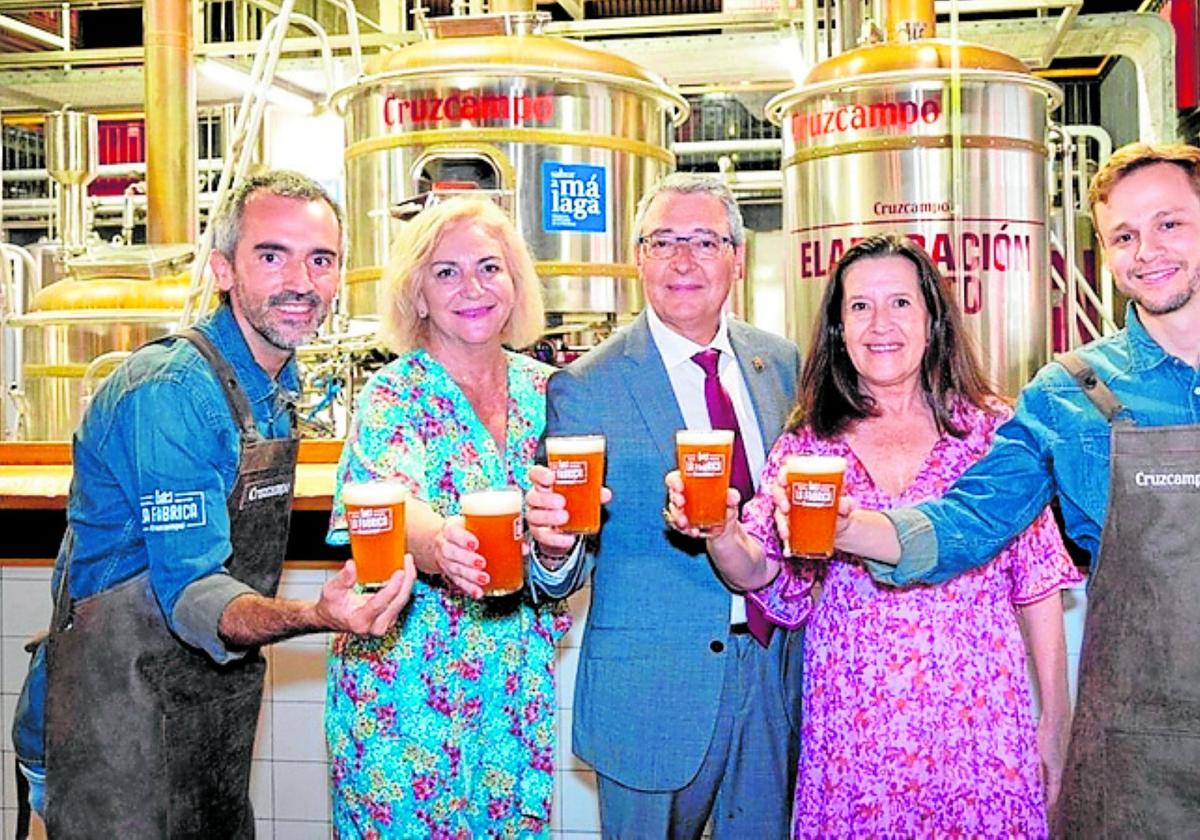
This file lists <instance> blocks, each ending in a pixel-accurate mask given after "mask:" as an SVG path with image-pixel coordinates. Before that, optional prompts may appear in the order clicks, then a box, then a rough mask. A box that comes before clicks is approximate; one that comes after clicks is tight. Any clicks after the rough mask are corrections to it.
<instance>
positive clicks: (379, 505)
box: [342, 481, 408, 589]
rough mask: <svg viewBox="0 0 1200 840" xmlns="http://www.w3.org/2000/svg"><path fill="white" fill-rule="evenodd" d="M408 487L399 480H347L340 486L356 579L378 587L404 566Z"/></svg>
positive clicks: (369, 587) (369, 586)
mask: <svg viewBox="0 0 1200 840" xmlns="http://www.w3.org/2000/svg"><path fill="white" fill-rule="evenodd" d="M407 499H408V490H407V488H406V487H405V486H404V485H403V484H402V483H400V482H398V481H366V482H360V483H347V484H345V485H343V487H342V503H343V504H344V505H345V506H346V522H347V524H348V527H349V531H350V551H351V553H352V554H353V555H354V567H355V568H356V569H357V571H358V582H359V583H360V584H361V585H362V587H363V588H364V589H380V588H382V587H383V585H384V584H385V583H387V581H388V578H390V577H391V576H392V573H393V572H396V571H399V570H401V569H403V568H404V550H405V533H404V527H405V516H404V513H405V502H406V500H407Z"/></svg>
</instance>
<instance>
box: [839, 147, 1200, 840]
mask: <svg viewBox="0 0 1200 840" xmlns="http://www.w3.org/2000/svg"><path fill="white" fill-rule="evenodd" d="M1089 198H1090V200H1091V203H1092V212H1093V216H1094V219H1095V222H1096V230H1097V232H1098V234H1099V237H1100V241H1101V246H1102V248H1103V251H1104V256H1105V258H1106V260H1107V262H1108V266H1109V268H1110V269H1111V270H1112V273H1113V276H1114V278H1115V279H1116V282H1117V286H1118V288H1119V289H1120V290H1121V291H1122V292H1123V293H1124V294H1125V295H1126V297H1128V298H1129V306H1128V309H1127V311H1126V316H1125V328H1124V329H1122V330H1120V331H1119V332H1117V333H1116V334H1114V335H1111V336H1107V337H1105V338H1102V339H1099V340H1097V341H1094V342H1092V343H1091V344H1089V345H1087V346H1085V347H1083V348H1081V349H1080V350H1079V351H1077V352H1076V353H1073V354H1067V355H1066V356H1064V357H1062V358H1060V360H1059V361H1058V362H1056V363H1054V364H1050V365H1047V366H1046V367H1045V368H1043V369H1042V370H1041V371H1040V372H1039V373H1038V375H1037V376H1036V377H1035V378H1034V380H1033V381H1032V382H1031V383H1030V384H1029V385H1028V386H1027V387H1026V388H1025V389H1024V390H1023V391H1022V393H1021V397H1020V402H1019V404H1018V406H1017V411H1016V414H1015V416H1014V417H1013V419H1012V420H1011V421H1010V422H1008V423H1007V424H1006V425H1005V426H1003V427H1002V428H1001V429H1000V430H999V431H998V432H997V434H996V439H995V441H994V443H993V445H992V450H991V452H990V453H989V454H988V455H987V456H986V457H985V458H983V459H982V460H981V461H979V462H978V463H977V464H976V465H975V466H974V467H973V468H972V469H971V470H969V471H968V472H967V473H966V474H965V475H963V477H962V478H960V479H959V481H958V482H957V483H956V484H955V486H954V488H953V489H952V490H951V491H950V492H949V493H947V494H946V495H945V496H944V497H943V498H942V499H940V500H937V501H932V502H927V503H924V504H921V505H918V506H916V507H915V508H906V509H900V510H893V511H889V512H887V513H873V512H868V511H861V510H854V511H849V508H850V507H851V506H850V505H844V509H843V513H844V514H846V515H845V516H844V517H843V520H842V523H841V526H840V535H839V540H838V546H839V548H841V549H842V550H844V551H846V552H850V553H854V554H859V555H862V556H864V557H869V558H877V559H878V560H879V561H883V562H869V563H868V566H869V567H870V568H871V570H872V573H873V574H874V575H875V576H876V578H877V579H879V580H881V581H883V582H887V583H891V584H897V585H902V584H907V583H910V582H918V581H923V582H939V581H943V580H946V579H947V578H950V577H953V576H954V575H956V574H959V573H961V572H964V571H967V570H969V569H972V568H975V567H977V566H980V565H983V564H984V563H986V562H988V560H990V559H991V557H992V556H994V555H995V554H996V552H997V551H998V550H999V549H1000V548H1001V547H1003V546H1004V545H1005V544H1006V543H1007V542H1008V541H1009V540H1010V539H1011V538H1012V537H1013V536H1014V535H1016V534H1017V533H1019V532H1020V531H1021V530H1022V529H1023V528H1025V527H1026V526H1027V525H1028V524H1029V522H1030V521H1032V519H1033V517H1034V516H1035V515H1036V514H1037V512H1038V511H1039V510H1041V509H1042V507H1044V506H1045V505H1046V503H1047V502H1048V501H1049V500H1050V499H1051V498H1052V497H1053V496H1055V495H1057V496H1058V499H1059V501H1060V503H1061V506H1062V512H1063V516H1064V519H1065V522H1066V527H1067V533H1068V534H1069V535H1070V536H1071V537H1072V538H1073V539H1074V540H1075V541H1076V542H1077V543H1079V544H1080V545H1081V546H1083V547H1084V548H1085V549H1087V551H1088V552H1089V553H1090V554H1091V556H1092V569H1091V579H1090V582H1089V607H1088V616H1087V624H1086V628H1085V631H1084V641H1083V650H1082V653H1081V656H1080V665H1079V697H1078V701H1077V703H1076V714H1075V721H1074V726H1073V728H1072V735H1071V745H1070V751H1069V756H1068V761H1067V768H1066V774H1065V777H1064V780H1063V793H1062V799H1061V804H1060V807H1059V808H1058V809H1057V810H1058V814H1057V819H1056V821H1055V830H1054V831H1055V835H1056V836H1072V837H1075V836H1078V837H1116V836H1129V837H1136V836H1151V835H1153V836H1172V837H1174V836H1178V837H1183V836H1194V835H1195V832H1196V826H1197V825H1200V656H1198V655H1197V653H1196V651H1197V650H1200V629H1198V628H1200V621H1197V619H1198V618H1200V608H1198V607H1197V604H1198V603H1200V562H1198V555H1197V551H1196V544H1197V538H1198V534H1197V531H1196V525H1197V523H1200V149H1197V148H1195V147H1192V146H1183V145H1172V146H1160V147H1157V148H1156V147H1150V146H1146V145H1142V144H1135V145H1132V146H1126V147H1124V148H1122V149H1120V150H1118V151H1117V152H1116V153H1115V154H1114V155H1113V156H1112V158H1111V159H1110V160H1109V161H1108V162H1107V163H1106V164H1105V165H1104V166H1103V167H1102V168H1101V169H1100V171H1099V172H1098V173H1097V174H1096V177H1095V179H1094V180H1093V182H1092V187H1091V191H1090V194H1089Z"/></svg>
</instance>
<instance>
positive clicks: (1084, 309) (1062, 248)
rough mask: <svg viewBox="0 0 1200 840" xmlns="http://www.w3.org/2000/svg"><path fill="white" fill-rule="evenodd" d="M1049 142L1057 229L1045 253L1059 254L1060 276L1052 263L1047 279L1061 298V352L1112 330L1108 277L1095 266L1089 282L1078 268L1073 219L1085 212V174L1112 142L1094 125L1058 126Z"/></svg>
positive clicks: (1053, 229) (1112, 301) (1052, 230)
mask: <svg viewBox="0 0 1200 840" xmlns="http://www.w3.org/2000/svg"><path fill="white" fill-rule="evenodd" d="M1052 139H1053V140H1054V141H1055V143H1056V145H1057V146H1058V149H1059V154H1058V161H1059V167H1058V178H1059V184H1058V186H1059V191H1060V192H1059V195H1060V202H1059V203H1060V206H1061V213H1060V214H1059V216H1058V223H1057V228H1056V226H1055V225H1051V226H1050V227H1049V237H1050V249H1051V253H1052V254H1053V253H1054V252H1056V251H1057V252H1058V253H1059V254H1061V255H1062V257H1063V267H1064V271H1059V270H1057V268H1056V267H1055V266H1054V261H1053V259H1051V261H1050V280H1051V283H1052V285H1053V288H1054V289H1055V290H1057V291H1059V292H1061V293H1062V296H1063V318H1064V322H1065V328H1066V345H1067V346H1066V349H1067V350H1074V349H1075V348H1076V347H1078V346H1079V345H1080V344H1083V343H1086V342H1088V341H1093V340H1095V339H1097V338H1100V337H1102V336H1106V335H1111V334H1112V333H1114V332H1116V331H1117V324H1116V318H1115V315H1114V311H1113V309H1114V305H1115V295H1114V290H1113V281H1112V274H1111V272H1109V271H1108V269H1107V267H1104V266H1103V265H1100V264H1099V262H1097V269H1098V270H1097V274H1096V278H1095V281H1093V280H1091V279H1089V278H1088V276H1087V275H1086V274H1085V273H1084V272H1083V271H1082V270H1081V269H1080V267H1079V265H1078V259H1077V258H1076V247H1075V243H1076V229H1077V227H1078V217H1079V216H1080V215H1084V214H1086V213H1087V212H1088V209H1087V183H1088V177H1089V170H1090V168H1091V165H1092V162H1093V161H1094V162H1096V163H1098V162H1099V161H1103V160H1106V159H1107V158H1108V156H1109V155H1110V154H1111V153H1112V139H1111V138H1110V137H1109V136H1108V134H1107V132H1105V131H1104V130H1103V129H1099V128H1095V127H1093V126H1057V127H1055V129H1053V130H1052ZM1088 141H1091V142H1092V143H1094V144H1095V145H1096V148H1097V156H1096V157H1095V158H1091V157H1089V155H1088ZM1051 163H1052V164H1053V161H1052V162H1051ZM1064 273H1065V276H1064ZM1092 313H1095V319H1093V316H1092ZM1081 332H1082V336H1081ZM1048 349H1052V348H1048Z"/></svg>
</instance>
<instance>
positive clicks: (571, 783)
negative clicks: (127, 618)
mask: <svg viewBox="0 0 1200 840" xmlns="http://www.w3.org/2000/svg"><path fill="white" fill-rule="evenodd" d="M328 574H330V573H329V572H326V571H323V570H317V569H303V568H289V569H288V570H287V571H286V572H285V574H284V579H283V585H282V588H281V594H283V595H285V596H286V597H290V598H304V599H312V598H315V597H316V595H317V592H318V590H319V589H320V587H321V584H322V583H323V582H324V581H325V579H326V577H327V575H328ZM49 577H50V570H49V569H46V568H18V567H5V568H3V569H0V673H2V675H3V683H2V686H0V687H2V692H0V701H2V705H3V727H4V728H3V730H2V731H0V743H2V745H3V750H2V751H0V760H2V762H3V768H2V769H3V773H0V786H2V787H0V793H2V794H3V797H2V800H0V802H2V805H3V811H2V813H3V831H4V833H3V835H0V837H3V838H7V837H12V836H13V827H14V824H15V818H16V794H15V783H14V780H13V760H14V756H13V753H12V743H11V739H10V737H9V733H10V732H11V729H12V714H13V709H14V707H15V706H16V700H17V694H18V692H19V691H20V688H21V682H22V680H23V679H24V674H25V668H26V664H27V656H26V654H25V652H24V651H23V650H22V648H21V646H22V645H23V644H24V641H25V639H27V638H28V637H29V636H31V635H32V634H33V633H35V632H37V631H38V630H40V629H42V628H44V627H45V626H46V623H47V621H48V620H49V614H50V595H49V591H50V586H49ZM587 602H588V592H587V591H586V590H585V591H583V592H580V593H577V594H576V595H575V596H573V597H572V599H571V601H570V605H571V611H572V613H573V615H574V616H575V628H574V629H573V630H572V631H571V632H570V633H569V634H568V635H567V636H566V638H565V639H564V640H563V643H562V645H561V646H560V651H559V663H558V677H559V691H558V709H559V720H558V731H559V739H558V758H557V761H556V763H555V766H556V768H557V779H556V783H555V804H554V816H553V824H552V828H553V836H554V837H555V838H557V840H569V839H570V840H584V838H594V837H598V836H599V817H598V812H597V807H596V782H595V776H594V774H593V773H592V772H591V770H589V769H588V768H587V766H586V765H584V764H582V763H581V762H580V761H579V760H578V759H576V758H575V757H574V756H572V755H571V751H570V745H571V701H572V697H573V694H574V686H575V666H576V660H577V657H578V652H579V640H580V638H581V636H582V630H583V621H584V618H585V617H586V612H587ZM1084 604H1085V596H1084V591H1083V587H1082V584H1081V585H1080V587H1079V588H1077V589H1075V590H1072V591H1070V592H1068V593H1067V594H1066V596H1065V601H1064V608H1065V610H1066V627H1067V653H1068V662H1069V666H1070V680H1071V693H1072V697H1074V692H1075V667H1076V663H1077V662H1078V656H1079V644H1080V640H1081V637H1082V635H1083V614H1084ZM325 644H326V638H325V637H324V636H309V637H302V638H299V639H293V640H291V641H288V642H284V643H282V644H279V645H275V646H273V647H271V648H269V649H268V650H267V661H268V664H269V668H268V678H267V688H266V695H265V699H264V703H263V710H262V716H261V718H260V724H259V732H258V741H257V746H256V751H255V761H254V769H253V773H252V776H251V795H252V798H253V801H254V810H255V814H256V816H257V817H258V836H259V838H263V839H264V840H309V839H310V838H311V839H312V840H326V839H327V838H328V837H329V797H328V795H327V793H326V791H327V784H328V781H327V779H328V776H327V772H326V759H325V743H324V734H323V732H324V730H323V727H322V721H321V718H322V713H323V709H324V688H325V679H324V673H325ZM40 836H41V835H40V833H39V834H36V835H35V837H40Z"/></svg>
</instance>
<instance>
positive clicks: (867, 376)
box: [842, 254, 929, 392]
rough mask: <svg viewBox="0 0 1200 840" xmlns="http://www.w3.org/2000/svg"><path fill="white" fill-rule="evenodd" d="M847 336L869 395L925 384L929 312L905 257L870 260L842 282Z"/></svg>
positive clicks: (913, 269) (860, 263)
mask: <svg viewBox="0 0 1200 840" xmlns="http://www.w3.org/2000/svg"><path fill="white" fill-rule="evenodd" d="M842 330H843V336H844V339H845V342H846V352H847V353H848V354H849V356H850V361H851V362H852V363H853V365H854V368H855V370H857V371H858V376H859V381H860V383H861V385H862V387H863V389H864V390H866V391H868V392H871V391H877V390H878V389H880V388H895V387H897V386H901V385H911V386H912V387H913V388H919V387H920V384H921V361H922V359H923V358H924V357H925V348H926V345H927V343H928V335H929V310H928V309H927V308H926V306H925V301H924V298H923V297H922V295H921V288H920V283H919V281H918V277H917V267H916V266H915V265H913V263H912V261H911V260H909V259H908V258H906V257H901V256H897V255H894V254H888V255H886V256H880V257H865V258H863V259H860V260H858V261H856V262H854V263H853V264H852V265H850V266H849V267H848V268H847V269H846V273H845V275H844V276H843V278H842Z"/></svg>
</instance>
